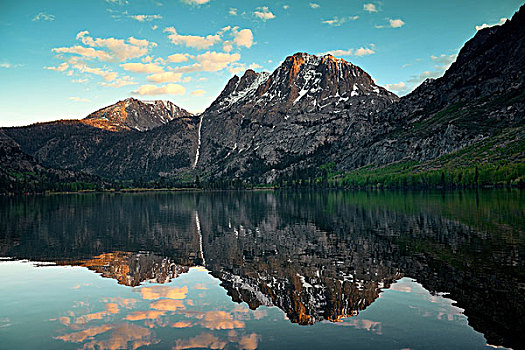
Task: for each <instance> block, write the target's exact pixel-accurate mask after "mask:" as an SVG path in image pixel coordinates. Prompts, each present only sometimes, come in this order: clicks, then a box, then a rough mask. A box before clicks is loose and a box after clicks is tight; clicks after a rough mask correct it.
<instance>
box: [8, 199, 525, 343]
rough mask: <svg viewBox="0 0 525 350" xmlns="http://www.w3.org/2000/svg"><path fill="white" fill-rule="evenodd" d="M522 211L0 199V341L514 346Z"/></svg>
mask: <svg viewBox="0 0 525 350" xmlns="http://www.w3.org/2000/svg"><path fill="white" fill-rule="evenodd" d="M524 204H525V195H524V194H523V192H520V191H517V190H516V191H487V192H453V193H419V192H418V193H392V192H386V193H384V192H371V193H370V192H369V193H366V192H358V193H355V192H299V193H294V192H285V193H278V192H277V193H273V192H226V193H152V194H92V195H91V194H90V195H88V194H86V195H57V196H48V197H26V198H9V199H6V198H4V199H0V257H3V258H2V260H0V348H1V349H62V348H64V349H69V348H71V349H77V348H84V349H127V348H129V349H137V348H141V347H148V346H149V347H151V348H159V349H166V348H167V349H172V348H173V349H189V348H212V349H255V348H266V349H292V348H345V349H347V348H352V349H363V348H365V349H483V348H488V347H495V346H501V347H511V348H515V349H519V348H520V347H521V348H523V344H525V335H524V330H525V206H524Z"/></svg>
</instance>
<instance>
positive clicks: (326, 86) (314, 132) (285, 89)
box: [197, 53, 398, 182]
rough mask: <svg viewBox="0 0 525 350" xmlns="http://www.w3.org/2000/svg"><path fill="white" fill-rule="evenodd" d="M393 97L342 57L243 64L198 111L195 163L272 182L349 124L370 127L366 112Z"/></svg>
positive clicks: (221, 173) (220, 173)
mask: <svg viewBox="0 0 525 350" xmlns="http://www.w3.org/2000/svg"><path fill="white" fill-rule="evenodd" d="M397 100H398V97H397V96H396V95H394V94H393V93H391V92H389V91H387V90H386V89H384V88H382V87H379V86H377V85H376V84H375V83H374V81H373V79H372V78H371V77H370V75H368V74H367V73H366V72H365V71H363V70H362V69H361V68H359V67H357V66H355V65H353V64H351V63H349V62H346V61H345V60H343V59H339V58H335V57H333V56H331V55H325V56H322V57H318V56H314V55H309V54H306V53H297V54H295V55H293V56H290V57H287V58H286V59H285V60H284V62H283V63H282V64H281V65H280V66H279V67H278V68H277V69H276V70H275V71H274V72H273V73H272V74H269V73H255V72H254V71H253V70H248V71H246V72H245V73H244V75H243V76H242V77H240V78H239V77H237V76H234V77H233V78H232V79H230V81H229V82H228V84H227V85H226V87H225V88H224V90H223V91H222V92H221V94H220V95H219V97H218V98H217V99H216V100H215V101H214V102H213V103H212V104H211V106H210V107H209V108H208V109H206V111H205V112H204V113H203V114H202V115H201V119H202V126H201V147H200V157H199V159H198V163H197V168H200V169H203V171H204V173H205V174H206V175H209V176H215V177H219V178H223V177H225V178H252V177H253V178H252V180H254V181H255V182H261V181H262V182H271V181H273V180H274V179H275V178H274V175H275V173H276V172H277V171H279V170H282V169H286V168H288V167H289V166H290V165H292V164H294V163H297V162H299V161H301V160H303V159H306V158H312V157H315V155H316V152H318V151H319V150H322V149H323V148H324V147H326V146H327V145H330V144H332V143H333V142H335V141H336V140H338V139H339V138H340V137H341V136H342V135H343V134H344V133H346V132H348V130H349V129H352V130H354V131H356V132H357V131H360V132H363V131H365V130H368V129H369V128H370V125H369V120H370V118H369V116H370V115H371V114H373V113H374V112H377V111H380V110H382V109H384V108H386V107H387V106H389V105H391V104H392V103H394V102H395V101H397Z"/></svg>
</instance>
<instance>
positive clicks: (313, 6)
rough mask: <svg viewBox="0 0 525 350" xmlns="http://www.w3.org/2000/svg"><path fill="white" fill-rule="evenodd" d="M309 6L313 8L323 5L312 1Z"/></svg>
mask: <svg viewBox="0 0 525 350" xmlns="http://www.w3.org/2000/svg"><path fill="white" fill-rule="evenodd" d="M309 6H310V7H311V8H313V9H318V8H319V7H321V5H319V4H316V3H315V2H311V3H310V4H309Z"/></svg>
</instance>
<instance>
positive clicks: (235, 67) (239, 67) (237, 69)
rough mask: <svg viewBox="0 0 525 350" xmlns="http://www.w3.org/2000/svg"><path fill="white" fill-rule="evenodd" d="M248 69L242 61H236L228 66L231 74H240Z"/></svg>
mask: <svg viewBox="0 0 525 350" xmlns="http://www.w3.org/2000/svg"><path fill="white" fill-rule="evenodd" d="M245 70H246V65H245V64H242V63H234V64H232V65H230V66H229V67H228V72H230V74H234V75H235V74H239V73H242V72H244V71H245Z"/></svg>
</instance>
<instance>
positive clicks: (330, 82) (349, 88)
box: [207, 52, 398, 113]
mask: <svg viewBox="0 0 525 350" xmlns="http://www.w3.org/2000/svg"><path fill="white" fill-rule="evenodd" d="M358 96H368V97H374V96H377V97H379V98H380V99H381V100H382V99H386V100H387V101H388V103H392V102H394V101H397V100H398V97H397V96H396V95H395V94H393V93H391V92H389V91H387V90H386V89H384V88H382V87H380V86H377V85H376V84H375V82H374V80H373V79H372V77H371V76H370V75H369V74H368V73H366V72H365V71H363V70H362V69H361V68H359V67H358V66H355V65H353V64H352V63H350V62H347V61H345V60H344V59H341V58H336V57H334V56H332V55H329V54H328V55H324V56H315V55H310V54H308V53H304V52H299V53H296V54H294V55H292V56H289V57H287V58H286V59H285V60H284V61H283V63H282V64H281V65H280V66H279V67H278V68H277V69H276V70H275V71H274V72H273V73H271V74H269V73H266V72H263V73H256V72H254V71H253V70H251V69H250V70H247V71H246V72H245V73H244V75H243V76H242V77H241V78H239V77H238V76H234V77H233V78H231V79H230V81H229V82H228V83H227V84H226V87H225V88H224V90H223V91H222V92H221V94H220V95H219V97H218V98H217V99H216V100H215V102H214V103H213V104H212V105H211V106H210V107H209V108H208V110H207V111H208V112H211V111H220V112H224V111H226V110H229V109H232V108H245V107H246V108H249V109H250V110H251V109H252V108H254V106H257V109H258V110H260V111H263V110H264V111H265V112H268V110H274V111H282V112H284V111H286V113H301V112H303V111H305V110H307V111H314V110H316V111H320V110H321V109H323V108H325V107H328V106H332V107H337V106H340V107H341V108H342V106H343V105H344V104H345V103H346V102H348V101H349V100H350V99H354V98H356V97H358ZM368 97H367V99H368ZM358 99H362V98H358ZM234 106H236V107H234ZM261 113H262V112H261Z"/></svg>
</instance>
